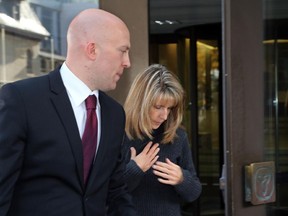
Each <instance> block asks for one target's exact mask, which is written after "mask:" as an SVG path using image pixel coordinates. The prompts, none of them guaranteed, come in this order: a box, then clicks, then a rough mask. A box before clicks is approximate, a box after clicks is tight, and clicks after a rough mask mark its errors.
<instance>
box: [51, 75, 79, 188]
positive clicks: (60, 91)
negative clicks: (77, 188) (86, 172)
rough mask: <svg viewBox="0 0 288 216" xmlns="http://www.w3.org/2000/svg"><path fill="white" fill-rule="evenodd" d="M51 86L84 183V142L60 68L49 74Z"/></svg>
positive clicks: (55, 105) (54, 100)
mask: <svg viewBox="0 0 288 216" xmlns="http://www.w3.org/2000/svg"><path fill="white" fill-rule="evenodd" d="M49 78H50V86H51V91H52V93H53V94H52V96H51V100H52V103H53V105H54V107H55V109H56V111H57V113H58V116H59V118H60V119H61V121H62V124H63V127H64V128H65V130H66V134H67V137H68V139H69V142H70V146H71V150H72V153H73V155H74V158H75V160H76V166H77V171H78V177H79V180H80V181H81V183H82V186H83V185H84V183H83V176H82V173H83V160H82V158H83V156H82V142H81V138H80V135H79V131H78V127H77V123H76V119H75V116H74V112H73V109H72V106H71V103H70V100H69V97H68V95H67V92H66V89H65V86H64V84H63V82H62V78H61V75H60V72H59V70H55V71H53V72H51V73H50V74H49Z"/></svg>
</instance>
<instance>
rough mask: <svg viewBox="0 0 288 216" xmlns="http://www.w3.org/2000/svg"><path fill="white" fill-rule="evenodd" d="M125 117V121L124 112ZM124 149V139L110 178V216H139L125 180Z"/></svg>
mask: <svg viewBox="0 0 288 216" xmlns="http://www.w3.org/2000/svg"><path fill="white" fill-rule="evenodd" d="M123 116H124V117H123V119H125V114H124V111H123ZM123 122H124V123H123V125H122V126H123V134H122V135H123V137H124V125H125V120H124V121H123ZM122 147H123V139H122V143H121V145H120V146H119V154H118V161H117V164H116V167H115V169H114V171H113V174H112V175H111V178H110V184H109V185H110V186H109V197H108V206H109V208H108V216H138V214H137V213H136V210H135V208H134V205H133V202H132V197H131V195H130V194H129V193H128V189H127V184H126V180H125V178H124V174H125V169H126V164H125V157H124V155H123V149H122Z"/></svg>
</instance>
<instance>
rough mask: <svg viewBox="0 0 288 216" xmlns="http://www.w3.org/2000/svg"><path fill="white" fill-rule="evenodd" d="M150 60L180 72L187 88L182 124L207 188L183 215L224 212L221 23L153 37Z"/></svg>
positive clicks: (184, 209)
mask: <svg viewBox="0 0 288 216" xmlns="http://www.w3.org/2000/svg"><path fill="white" fill-rule="evenodd" d="M150 41H151V43H150V52H151V54H150V63H161V64H164V65H166V66H167V67H168V68H169V69H170V70H171V71H173V72H175V73H176V74H177V75H178V76H179V78H180V80H181V82H182V85H183V86H184V89H185V92H186V109H185V116H184V121H183V124H184V126H185V127H186V129H187V131H188V133H189V136H190V140H191V149H192V153H193V159H194V164H195V166H196V168H197V172H198V176H199V177H200V180H201V183H202V187H203V191H202V194H201V197H200V198H199V199H198V200H197V201H196V202H194V203H183V208H182V214H183V216H188V215H189V216H192V215H193V216H194V215H195V216H196V215H197V216H198V215H199V216H200V215H215V216H216V215H217V216H220V215H224V204H223V198H222V193H221V190H220V189H219V178H220V177H221V168H222V164H223V153H222V152H223V145H222V136H221V134H222V124H221V120H220V119H221V118H222V117H221V109H222V107H221V100H222V99H221V98H222V93H221V85H222V84H221V80H222V79H221V77H222V70H221V25H220V24H212V25H201V26H193V27H189V28H185V29H181V30H178V31H177V32H176V34H175V35H174V37H172V38H171V37H170V39H169V40H168V41H167V38H166V39H164V38H162V39H161V38H159V36H158V37H157V40H155V39H154V38H153V37H152V38H151V40H150Z"/></svg>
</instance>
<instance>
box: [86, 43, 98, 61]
mask: <svg viewBox="0 0 288 216" xmlns="http://www.w3.org/2000/svg"><path fill="white" fill-rule="evenodd" d="M86 54H87V56H88V58H89V59H91V60H95V59H96V44H95V43H88V44H87V46H86Z"/></svg>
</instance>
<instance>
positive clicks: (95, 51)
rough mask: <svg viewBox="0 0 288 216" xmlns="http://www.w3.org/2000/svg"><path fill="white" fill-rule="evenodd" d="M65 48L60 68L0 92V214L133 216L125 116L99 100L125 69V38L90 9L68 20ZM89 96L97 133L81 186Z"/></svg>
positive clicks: (111, 19)
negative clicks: (124, 153) (125, 158)
mask: <svg viewBox="0 0 288 216" xmlns="http://www.w3.org/2000/svg"><path fill="white" fill-rule="evenodd" d="M67 42H68V49H67V59H66V61H65V62H64V63H63V65H62V66H61V67H59V68H57V69H56V70H54V71H52V72H50V73H49V74H48V75H46V76H42V77H37V78H31V79H26V80H22V81H17V82H14V83H10V84H7V85H5V86H3V87H2V89H1V91H0V215H1V216H8V215H9V216H34V215H35V216H43V215H44V216H60V215H61V216H104V215H107V214H111V215H117V216H132V215H136V213H135V211H134V208H133V206H132V204H131V198H130V196H129V195H128V194H127V191H126V185H125V183H124V181H123V171H124V166H125V165H124V164H123V161H122V157H121V153H120V152H121V144H122V138H123V134H124V125H125V114H124V111H123V108H122V107H121V106H120V105H119V104H118V103H117V102H116V101H114V100H113V99H112V98H110V97H109V96H107V95H106V94H105V93H104V91H107V90H111V89H114V88H115V87H116V83H117V81H118V80H119V79H120V77H121V75H122V74H123V71H124V69H125V68H128V67H130V60H129V49H130V35H129V31H128V29H127V27H126V25H125V24H124V23H123V21H122V20H120V19H119V18H118V17H116V16H114V15H112V14H110V13H108V12H106V11H103V10H100V9H88V10H84V11H82V12H81V13H80V14H78V15H77V16H76V17H75V18H74V19H73V20H72V22H71V24H70V25H69V28H68V33H67ZM89 95H95V96H96V101H97V106H96V111H94V112H95V113H96V115H97V120H98V129H97V139H96V138H95V142H92V143H93V144H95V146H96V147H95V148H96V149H95V150H93V151H92V157H93V160H92V162H91V166H90V168H89V169H88V172H87V173H88V174H87V175H86V176H87V177H85V179H84V165H83V164H84V162H83V160H84V157H86V156H85V155H84V153H83V145H84V144H82V136H83V133H84V129H85V122H86V118H87V114H86V107H85V99H86V98H87V97H88V96H89ZM94 131H96V129H95V130H94ZM91 139H92V138H91ZM88 140H89V137H88ZM90 153H91V151H90ZM107 212H108V213H107Z"/></svg>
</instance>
